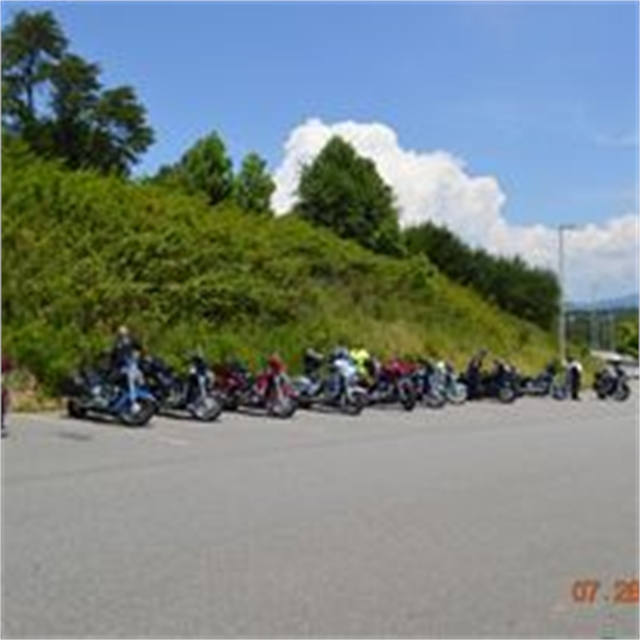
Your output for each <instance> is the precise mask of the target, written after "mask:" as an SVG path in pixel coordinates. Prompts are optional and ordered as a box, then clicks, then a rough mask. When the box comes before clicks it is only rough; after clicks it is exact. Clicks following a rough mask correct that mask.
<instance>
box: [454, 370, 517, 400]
mask: <svg viewBox="0 0 640 640" xmlns="http://www.w3.org/2000/svg"><path fill="white" fill-rule="evenodd" d="M461 382H463V383H464V384H465V385H466V386H467V389H468V393H469V400H481V399H483V398H494V399H496V400H499V401H500V402H503V403H505V404H507V403H510V402H513V401H514V400H515V399H516V398H517V397H518V391H517V389H518V385H517V381H516V376H515V374H514V372H513V371H512V370H511V369H510V368H508V367H507V366H505V365H504V364H501V363H496V365H495V366H494V367H493V369H492V370H491V371H487V372H485V371H480V370H474V369H471V368H470V369H467V372H466V373H465V374H464V376H461Z"/></svg>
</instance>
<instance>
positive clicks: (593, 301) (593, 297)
mask: <svg viewBox="0 0 640 640" xmlns="http://www.w3.org/2000/svg"><path fill="white" fill-rule="evenodd" d="M589 320H590V323H589V327H590V335H591V340H590V342H591V350H592V351H593V350H594V349H597V348H598V345H597V344H596V341H597V331H598V328H597V317H596V287H595V285H591V313H590V314H589Z"/></svg>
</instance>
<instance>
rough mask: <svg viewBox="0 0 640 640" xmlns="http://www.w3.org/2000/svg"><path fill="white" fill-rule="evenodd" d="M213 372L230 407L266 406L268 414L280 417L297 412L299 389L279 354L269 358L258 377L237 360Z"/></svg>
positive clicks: (225, 406) (226, 407) (227, 405)
mask: <svg viewBox="0 0 640 640" xmlns="http://www.w3.org/2000/svg"><path fill="white" fill-rule="evenodd" d="M214 373H215V376H216V389H217V390H218V392H219V393H220V396H221V398H222V402H223V406H224V408H225V409H227V410H236V409H238V408H240V407H247V408H251V409H264V410H266V412H267V414H268V415H271V416H274V417H278V418H290V417H291V416H292V415H293V414H294V413H295V412H296V409H297V407H298V405H297V402H296V392H295V390H294V388H293V386H292V385H291V382H290V380H289V377H288V376H287V373H286V369H285V366H284V363H283V362H282V361H281V360H280V358H278V357H275V356H272V357H270V358H269V359H268V361H267V366H266V368H265V370H264V371H263V372H262V373H260V374H259V375H258V376H254V375H253V374H252V373H251V372H250V371H249V370H248V369H247V368H246V367H245V366H244V365H242V364H241V363H238V362H226V363H224V364H222V365H218V366H217V367H214Z"/></svg>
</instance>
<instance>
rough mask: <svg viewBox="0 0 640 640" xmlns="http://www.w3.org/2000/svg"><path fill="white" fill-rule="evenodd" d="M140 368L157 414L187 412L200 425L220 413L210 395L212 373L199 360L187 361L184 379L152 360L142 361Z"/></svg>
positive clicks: (157, 359) (217, 401) (213, 397)
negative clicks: (155, 404)
mask: <svg viewBox="0 0 640 640" xmlns="http://www.w3.org/2000/svg"><path fill="white" fill-rule="evenodd" d="M141 368H142V371H143V373H144V375H145V378H146V379H147V382H148V385H149V389H150V391H151V393H152V394H153V395H154V396H155V398H156V399H157V401H158V405H159V412H160V413H165V414H171V413H176V412H179V413H180V412H187V413H189V414H190V415H191V416H193V417H194V418H195V419H196V420H201V421H203V422H211V421H213V420H215V419H217V418H218V416H219V415H220V414H221V413H222V402H221V401H220V399H219V398H218V397H217V395H216V393H215V392H214V384H213V383H214V376H213V372H212V371H211V369H210V368H209V366H208V365H207V363H206V362H205V360H204V358H203V357H202V356H200V355H194V356H191V357H190V359H189V363H188V371H187V374H186V375H184V376H180V375H177V374H176V373H175V372H174V371H173V369H171V368H170V367H169V366H167V364H166V363H165V362H163V361H162V360H161V359H160V358H156V357H152V356H150V357H147V358H144V360H143V361H142V363H141Z"/></svg>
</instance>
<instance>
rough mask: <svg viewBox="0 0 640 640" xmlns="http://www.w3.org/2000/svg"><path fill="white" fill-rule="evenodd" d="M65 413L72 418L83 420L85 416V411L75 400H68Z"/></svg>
mask: <svg viewBox="0 0 640 640" xmlns="http://www.w3.org/2000/svg"><path fill="white" fill-rule="evenodd" d="M67 412H68V414H69V416H71V417H72V418H79V419H81V418H84V417H86V415H87V410H86V409H85V408H84V407H83V406H81V405H80V402H79V401H78V400H77V399H76V398H69V400H67Z"/></svg>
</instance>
